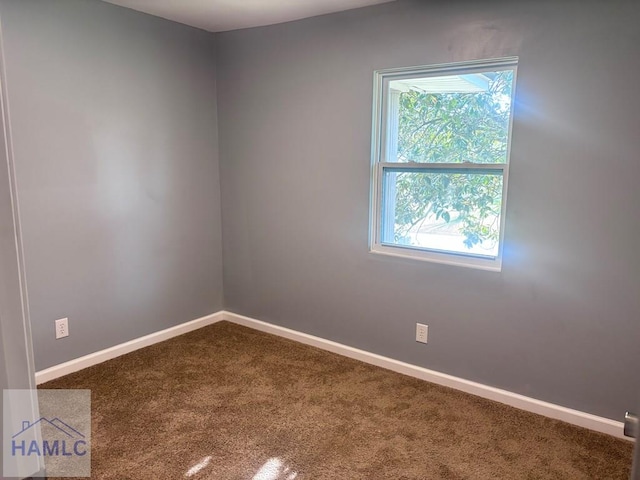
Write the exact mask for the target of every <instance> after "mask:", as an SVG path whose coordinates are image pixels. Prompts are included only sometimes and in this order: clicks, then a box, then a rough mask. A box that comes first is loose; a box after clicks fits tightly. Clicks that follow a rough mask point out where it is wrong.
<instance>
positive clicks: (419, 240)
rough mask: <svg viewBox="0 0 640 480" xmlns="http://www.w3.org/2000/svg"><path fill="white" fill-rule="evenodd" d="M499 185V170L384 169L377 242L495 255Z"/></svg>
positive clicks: (497, 243)
mask: <svg viewBox="0 0 640 480" xmlns="http://www.w3.org/2000/svg"><path fill="white" fill-rule="evenodd" d="M502 184H503V176H502V172H501V171H496V172H495V173H493V172H486V171H484V172H482V173H478V172H475V173H473V172H472V173H470V172H469V171H465V172H464V173H451V172H447V173H442V172H438V171H433V170H430V171H424V170H420V171H401V172H398V171H393V170H388V169H385V170H384V172H383V191H382V221H381V232H380V233H381V240H382V243H386V244H392V245H400V246H410V247H416V248H422V249H425V250H437V251H443V252H454V253H460V254H468V255H469V254H470V255H481V256H487V257H496V256H497V255H498V248H499V237H500V221H501V218H500V217H501V210H502V191H503V189H502Z"/></svg>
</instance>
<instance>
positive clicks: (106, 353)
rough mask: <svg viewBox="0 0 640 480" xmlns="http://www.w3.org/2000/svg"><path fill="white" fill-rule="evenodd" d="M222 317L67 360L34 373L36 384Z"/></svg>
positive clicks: (209, 316)
mask: <svg viewBox="0 0 640 480" xmlns="http://www.w3.org/2000/svg"><path fill="white" fill-rule="evenodd" d="M223 317H224V312H223V311H222V310H221V311H219V312H217V313H214V314H212V315H206V316H204V317H200V318H196V319H195V320H191V321H189V322H186V323H181V324H180V325H176V326H175V327H170V328H167V329H165V330H160V331H159V332H155V333H151V334H149V335H145V336H144V337H140V338H135V339H133V340H130V341H128V342H125V343H121V344H120V345H115V346H113V347H109V348H106V349H104V350H100V351H99V352H95V353H90V354H89V355H85V356H84V357H80V358H76V359H74V360H69V361H68V362H64V363H61V364H59V365H54V366H53V367H50V368H46V369H44V370H40V371H39V372H36V383H37V384H38V385H40V384H41V383H45V382H48V381H50V380H54V379H56V378H59V377H63V376H64V375H69V374H70V373H73V372H77V371H78V370H82V369H84V368H87V367H91V366H92V365H97V364H98V363H102V362H106V361H107V360H111V359H112V358H116V357H119V356H121V355H124V354H125V353H130V352H133V351H134V350H139V349H141V348H144V347H148V346H149V345H153V344H154V343H159V342H163V341H165V340H168V339H170V338H173V337H177V336H178V335H182V334H184V333H188V332H191V331H193V330H197V329H199V328H202V327H206V326H207V325H211V324H213V323H216V322H219V321H220V320H222V319H223Z"/></svg>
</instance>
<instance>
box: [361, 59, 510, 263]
mask: <svg viewBox="0 0 640 480" xmlns="http://www.w3.org/2000/svg"><path fill="white" fill-rule="evenodd" d="M517 66H518V57H505V58H500V59H491V60H473V61H468V62H459V63H448V64H440V65H428V66H417V67H402V68H389V69H384V70H376V71H375V72H374V74H373V125H372V140H371V152H372V155H371V157H372V158H371V195H370V222H369V228H370V231H369V249H370V251H371V252H372V253H377V254H383V255H392V256H397V257H405V258H411V259H416V260H425V261H429V262H435V263H445V264H450V265H458V266H465V267H472V268H478V269H482V270H490V271H498V272H499V271H501V270H502V252H503V247H504V229H505V220H506V208H507V185H508V178H509V159H510V156H511V131H512V126H513V112H514V106H515V85H516V76H517ZM491 70H512V71H513V84H512V93H511V112H510V115H509V131H508V137H507V157H506V161H505V163H496V164H477V163H404V162H389V161H388V157H389V156H391V155H393V152H397V145H396V143H397V128H398V126H397V120H396V119H397V115H389V114H388V111H389V110H391V109H394V108H396V109H397V108H398V101H397V99H396V101H393V99H390V98H389V97H391V96H393V95H394V93H392V92H391V91H390V89H389V88H388V85H389V82H390V81H391V80H398V79H403V78H405V79H410V78H424V77H430V76H432V77H436V76H443V75H456V74H458V75H459V74H471V73H478V72H482V71H491ZM395 95H397V96H398V97H399V92H398V93H397V94H395ZM394 129H395V131H396V133H395V134H394ZM385 170H389V171H392V170H396V171H397V170H403V171H407V170H415V171H422V172H436V171H441V172H445V171H449V172H451V171H455V172H458V171H459V172H460V173H464V172H473V173H482V172H489V171H491V172H495V171H500V172H501V173H502V178H503V185H502V208H501V214H500V232H499V237H498V241H499V244H498V254H497V255H496V256H495V257H493V256H491V257H490V256H485V255H476V254H471V253H470V254H463V253H455V252H445V251H440V250H429V249H426V248H420V247H412V246H406V245H397V244H389V243H383V242H382V241H381V238H382V228H383V225H384V224H385V222H384V221H383V218H382V215H383V209H382V204H383V198H382V196H383V185H382V184H383V178H384V172H385ZM391 183H392V182H391ZM384 194H386V195H393V192H384ZM387 216H389V213H388V212H387ZM388 220H390V221H391V220H392V219H391V218H389V219H388ZM386 224H387V225H389V224H390V222H389V221H388V222H386Z"/></svg>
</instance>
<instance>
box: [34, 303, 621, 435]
mask: <svg viewBox="0 0 640 480" xmlns="http://www.w3.org/2000/svg"><path fill="white" fill-rule="evenodd" d="M221 320H227V321H229V322H233V323H236V324H238V325H244V326H245V327H249V328H253V329H254V330H259V331H262V332H266V333H271V334H274V335H278V336H280V337H284V338H288V339H290V340H295V341H297V342H300V343H303V344H305V345H311V346H314V347H318V348H321V349H322V350H327V351H329V352H333V353H337V354H339V355H343V356H345V357H349V358H353V359H355V360H360V361H362V362H365V363H368V364H371V365H375V366H378V367H382V368H385V369H387V370H392V371H394V372H398V373H402V374H404V375H408V376H410V377H415V378H419V379H421V380H426V381H428V382H432V383H436V384H438V385H443V386H445V387H451V388H455V389H456V390H460V391H463V392H466V393H470V394H473V395H477V396H479V397H482V398H486V399H489V400H493V401H496V402H500V403H504V404H506V405H510V406H512V407H516V408H519V409H521V410H525V411H528V412H532V413H537V414H539V415H544V416H545V417H550V418H554V419H557V420H562V421H564V422H567V423H571V424H573V425H578V426H580V427H584V428H588V429H590V430H594V431H596V432H601V433H606V434H609V435H613V436H614V437H618V438H623V439H626V440H631V439H629V438H628V437H625V436H624V434H623V428H624V424H623V423H622V422H617V421H615V420H611V419H608V418H604V417H598V416H596V415H592V414H590V413H585V412H581V411H579V410H573V409H571V408H566V407H562V406H560V405H555V404H553V403H549V402H543V401H541V400H536V399H535V398H531V397H526V396H524V395H520V394H517V393H512V392H509V391H507V390H501V389H499V388H494V387H489V386H487V385H483V384H481V383H476V382H472V381H470V380H465V379H463V378H458V377H454V376H452V375H447V374H446V373H440V372H436V371H434V370H429V369H427V368H423V367H419V366H416V365H411V364H409V363H404V362H401V361H398V360H394V359H392V358H388V357H383V356H382V355H377V354H375V353H371V352H367V351H365V350H359V349H357V348H353V347H349V346H347V345H342V344H341V343H337V342H333V341H331V340H325V339H324V338H320V337H316V336H313V335H309V334H306V333H302V332H298V331H296V330H291V329H289V328H285V327H280V326H278V325H273V324H271V323H267V322H263V321H261V320H256V319H254V318H250V317H245V316H243V315H238V314H236V313H232V312H227V311H224V310H221V311H219V312H217V313H214V314H212V315H207V316H205V317H201V318H198V319H196V320H192V321H190V322H186V323H183V324H180V325H176V326H175V327H171V328H167V329H166V330H161V331H159V332H155V333H152V334H150V335H146V336H144V337H140V338H137V339H134V340H131V341H128V342H125V343H122V344H120V345H115V346H113V347H110V348H107V349H105V350H101V351H99V352H95V353H91V354H89V355H85V356H84V357H80V358H77V359H75V360H70V361H68V362H65V363H61V364H60V365H54V366H53V367H50V368H47V369H45V370H41V371H39V372H37V373H36V383H37V384H38V385H39V384H42V383H44V382H48V381H50V380H54V379H56V378H59V377H62V376H64V375H68V374H70V373H73V372H77V371H78V370H82V369H84V368H87V367H90V366H92V365H96V364H98V363H102V362H105V361H107V360H111V359H112V358H116V357H119V356H121V355H124V354H125V353H129V352H133V351H134V350H138V349H140V348H144V347H147V346H149V345H153V344H154V343H159V342H162V341H164V340H168V339H170V338H173V337H177V336H178V335H182V334H184V333H188V332H191V331H193V330H197V329H199V328H202V327H205V326H207V325H211V324H213V323H216V322H219V321H221Z"/></svg>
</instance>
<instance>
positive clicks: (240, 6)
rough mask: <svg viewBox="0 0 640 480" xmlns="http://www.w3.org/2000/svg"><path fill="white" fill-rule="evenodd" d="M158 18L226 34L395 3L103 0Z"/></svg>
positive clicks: (381, 0)
mask: <svg viewBox="0 0 640 480" xmlns="http://www.w3.org/2000/svg"><path fill="white" fill-rule="evenodd" d="M104 1H106V2H109V3H113V4H115V5H121V6H123V7H127V8H131V9H133V10H138V11H140V12H145V13H148V14H151V15H155V16H157V17H162V18H167V19H169V20H173V21H176V22H180V23H184V24H186V25H191V26H193V27H198V28H202V29H204V30H209V31H211V32H224V31H226V30H236V29H238V28H247V27H258V26H262V25H271V24H274V23H281V22H288V21H291V20H298V19H300V18H306V17H313V16H315V15H323V14H325V13H332V12H339V11H342V10H351V9H352V8H359V7H365V6H367V5H375V4H378V3H386V2H390V1H394V0H104Z"/></svg>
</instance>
